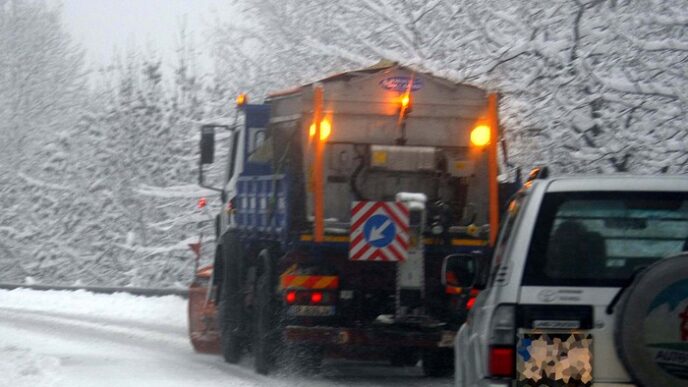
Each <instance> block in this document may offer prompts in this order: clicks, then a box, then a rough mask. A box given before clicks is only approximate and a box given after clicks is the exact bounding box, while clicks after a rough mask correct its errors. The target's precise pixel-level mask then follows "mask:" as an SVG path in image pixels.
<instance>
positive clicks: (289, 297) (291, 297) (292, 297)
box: [284, 290, 296, 305]
mask: <svg viewBox="0 0 688 387" xmlns="http://www.w3.org/2000/svg"><path fill="white" fill-rule="evenodd" d="M284 300H285V301H286V302H287V304H290V305H291V304H293V303H295V302H296V290H290V291H288V292H287V293H286V294H285V295H284Z"/></svg>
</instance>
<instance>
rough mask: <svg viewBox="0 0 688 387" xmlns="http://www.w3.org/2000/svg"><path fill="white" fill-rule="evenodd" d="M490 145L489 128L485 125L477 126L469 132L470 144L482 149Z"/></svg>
mask: <svg viewBox="0 0 688 387" xmlns="http://www.w3.org/2000/svg"><path fill="white" fill-rule="evenodd" d="M489 143H490V127H489V126H488V125H486V124H478V125H476V127H475V128H473V130H471V144H472V145H474V146H478V147H483V146H485V145H487V144H489Z"/></svg>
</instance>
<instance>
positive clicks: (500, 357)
mask: <svg viewBox="0 0 688 387" xmlns="http://www.w3.org/2000/svg"><path fill="white" fill-rule="evenodd" d="M515 362H516V354H515V353H514V348H513V347H491V348H490V363H489V367H490V375H491V376H496V377H512V376H513V375H514V368H515V367H514V366H515V365H514V363H515Z"/></svg>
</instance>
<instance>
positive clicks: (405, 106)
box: [399, 93, 411, 110]
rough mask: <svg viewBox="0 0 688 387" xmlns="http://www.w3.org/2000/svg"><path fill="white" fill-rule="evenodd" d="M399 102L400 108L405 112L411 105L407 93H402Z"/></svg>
mask: <svg viewBox="0 0 688 387" xmlns="http://www.w3.org/2000/svg"><path fill="white" fill-rule="evenodd" d="M399 102H400V103H401V108H402V109H404V110H407V109H408V107H409V105H410V104H411V96H410V95H408V93H404V95H402V96H401V100H400V101H399Z"/></svg>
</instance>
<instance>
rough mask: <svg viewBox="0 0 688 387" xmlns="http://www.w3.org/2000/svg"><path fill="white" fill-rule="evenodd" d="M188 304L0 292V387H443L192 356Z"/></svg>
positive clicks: (330, 369) (402, 376)
mask: <svg viewBox="0 0 688 387" xmlns="http://www.w3.org/2000/svg"><path fill="white" fill-rule="evenodd" d="M186 306H187V305H186V300H184V299H182V298H181V297H177V296H165V297H143V296H133V295H130V294H124V293H118V294H112V295H107V294H93V293H89V292H86V291H35V290H27V289H16V290H0V387H5V386H7V387H10V386H12V387H15V386H21V387H23V386H27V387H29V386H31V387H33V386H39V387H42V386H50V387H63V386H64V387H67V386H68V387H81V386H83V387H103V386H161V387H162V386H165V387H168V386H189V385H203V386H240V387H253V386H270V387H282V386H300V387H315V386H366V387H367V386H398V385H406V386H449V385H450V384H451V379H426V378H424V377H422V376H421V372H420V370H419V369H418V368H417V367H416V368H405V369H398V368H391V367H386V366H384V365H383V364H380V363H377V364H367V363H360V362H358V363H357V362H342V361H338V362H334V361H328V362H326V363H325V366H324V367H323V371H322V373H321V374H319V375H304V374H302V373H298V372H290V371H281V372H279V373H278V374H277V375H275V376H270V377H264V376H260V375H256V374H254V373H253V371H252V369H251V364H252V362H251V359H250V357H247V358H246V359H244V361H243V363H242V365H241V366H236V365H230V364H227V363H225V362H224V361H223V360H222V357H221V356H217V355H203V354H197V353H194V352H193V350H192V349H191V345H190V344H189V341H188V338H187V325H186Z"/></svg>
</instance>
